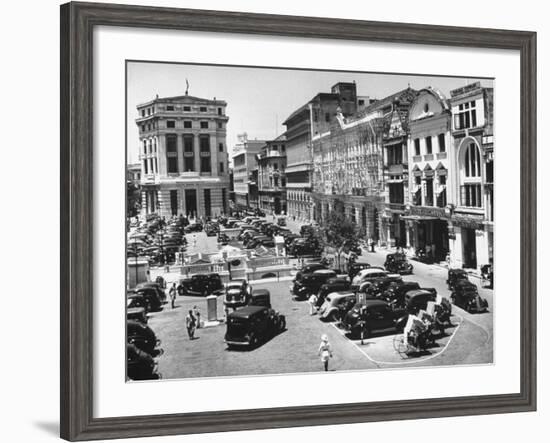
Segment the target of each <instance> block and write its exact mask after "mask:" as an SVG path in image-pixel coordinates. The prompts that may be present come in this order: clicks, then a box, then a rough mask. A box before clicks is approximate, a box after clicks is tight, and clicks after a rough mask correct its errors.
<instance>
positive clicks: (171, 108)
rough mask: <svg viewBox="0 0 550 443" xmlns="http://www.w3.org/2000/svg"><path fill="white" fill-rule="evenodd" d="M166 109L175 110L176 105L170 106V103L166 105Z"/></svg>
mask: <svg viewBox="0 0 550 443" xmlns="http://www.w3.org/2000/svg"><path fill="white" fill-rule="evenodd" d="M166 110H167V111H173V110H174V107H173V106H170V105H168V106H166Z"/></svg>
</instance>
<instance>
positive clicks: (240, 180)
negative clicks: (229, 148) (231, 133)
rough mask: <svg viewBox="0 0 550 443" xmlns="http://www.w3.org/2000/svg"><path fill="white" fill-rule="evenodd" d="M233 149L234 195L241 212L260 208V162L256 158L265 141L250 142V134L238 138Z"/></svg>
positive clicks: (240, 135) (236, 205)
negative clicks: (258, 179)
mask: <svg viewBox="0 0 550 443" xmlns="http://www.w3.org/2000/svg"><path fill="white" fill-rule="evenodd" d="M237 137H238V140H239V142H238V143H237V144H236V145H235V146H234V147H233V193H234V194H233V195H234V199H235V200H234V202H235V207H236V208H237V209H239V210H243V209H248V208H257V207H258V184H257V173H258V162H257V158H256V156H257V155H258V153H259V152H260V149H261V148H262V146H263V145H265V140H249V139H248V134H247V133H246V132H245V133H242V134H239V135H238V136H237Z"/></svg>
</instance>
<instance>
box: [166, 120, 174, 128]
mask: <svg viewBox="0 0 550 443" xmlns="http://www.w3.org/2000/svg"><path fill="white" fill-rule="evenodd" d="M166 127H167V128H175V127H176V122H175V121H174V120H166Z"/></svg>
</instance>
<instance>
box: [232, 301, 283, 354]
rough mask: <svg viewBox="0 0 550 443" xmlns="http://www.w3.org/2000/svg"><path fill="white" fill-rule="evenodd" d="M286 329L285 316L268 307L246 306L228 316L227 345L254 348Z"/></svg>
mask: <svg viewBox="0 0 550 443" xmlns="http://www.w3.org/2000/svg"><path fill="white" fill-rule="evenodd" d="M285 328H286V319H285V316H284V315H281V314H279V313H278V312H277V311H275V310H274V309H271V308H268V307H267V306H245V307H243V308H241V309H237V310H236V311H233V312H231V313H229V314H228V315H227V329H226V332H225V343H227V346H228V347H229V348H232V347H234V346H248V347H250V348H254V347H256V346H258V344H260V343H262V342H264V341H265V340H267V339H269V338H271V337H274V336H275V335H277V334H278V333H280V332H282V331H284V330H285Z"/></svg>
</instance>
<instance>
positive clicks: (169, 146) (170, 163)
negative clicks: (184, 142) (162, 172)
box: [166, 134, 178, 174]
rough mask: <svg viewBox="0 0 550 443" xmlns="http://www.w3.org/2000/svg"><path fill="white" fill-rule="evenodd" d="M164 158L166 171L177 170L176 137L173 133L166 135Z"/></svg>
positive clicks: (174, 171) (172, 172) (173, 171)
mask: <svg viewBox="0 0 550 443" xmlns="http://www.w3.org/2000/svg"><path fill="white" fill-rule="evenodd" d="M166 160H167V172H168V173H169V174H175V173H177V172H178V139H177V136H176V135H175V134H168V135H167V136H166Z"/></svg>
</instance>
